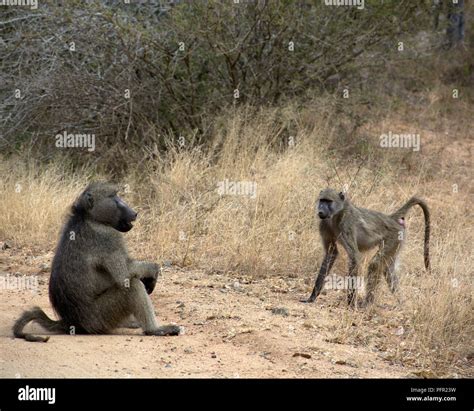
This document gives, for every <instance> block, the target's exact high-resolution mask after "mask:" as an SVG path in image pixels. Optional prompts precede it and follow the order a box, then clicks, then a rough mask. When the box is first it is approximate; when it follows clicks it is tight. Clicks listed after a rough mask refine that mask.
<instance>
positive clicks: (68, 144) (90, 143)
mask: <svg viewBox="0 0 474 411" xmlns="http://www.w3.org/2000/svg"><path fill="white" fill-rule="evenodd" d="M56 147H59V148H87V151H94V150H95V134H68V133H67V132H66V131H64V132H63V133H62V134H56Z"/></svg>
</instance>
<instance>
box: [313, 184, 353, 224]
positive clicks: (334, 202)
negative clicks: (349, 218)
mask: <svg viewBox="0 0 474 411" xmlns="http://www.w3.org/2000/svg"><path fill="white" fill-rule="evenodd" d="M344 201H346V197H345V195H344V193H343V192H340V193H338V192H337V191H335V190H333V189H331V188H327V189H325V190H323V191H321V192H320V193H319V199H318V217H319V218H320V219H321V220H324V219H326V218H332V217H333V216H335V215H336V214H338V213H339V212H341V211H342V209H343V208H344Z"/></svg>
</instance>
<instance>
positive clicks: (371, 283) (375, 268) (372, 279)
mask: <svg viewBox="0 0 474 411" xmlns="http://www.w3.org/2000/svg"><path fill="white" fill-rule="evenodd" d="M381 255H382V254H381V252H380V250H379V251H377V253H376V254H375V255H374V256H373V257H372V260H370V264H369V268H368V270H367V293H366V296H365V302H364V305H368V304H372V303H373V301H374V298H375V289H376V288H377V284H378V283H379V280H380V275H381V271H382V264H383V261H382V257H381Z"/></svg>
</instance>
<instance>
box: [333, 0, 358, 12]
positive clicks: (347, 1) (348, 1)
mask: <svg viewBox="0 0 474 411" xmlns="http://www.w3.org/2000/svg"><path fill="white" fill-rule="evenodd" d="M324 4H325V5H326V6H348V7H357V8H358V9H359V10H362V9H363V8H364V0H324Z"/></svg>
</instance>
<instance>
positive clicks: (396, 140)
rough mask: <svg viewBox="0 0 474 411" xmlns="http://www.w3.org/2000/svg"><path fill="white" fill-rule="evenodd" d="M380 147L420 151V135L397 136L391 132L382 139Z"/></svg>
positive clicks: (381, 137) (383, 135)
mask: <svg viewBox="0 0 474 411" xmlns="http://www.w3.org/2000/svg"><path fill="white" fill-rule="evenodd" d="M379 139H380V147H383V148H411V149H413V151H420V135H419V134H413V133H412V134H395V133H392V132H391V131H389V132H388V133H384V134H382V135H381V136H380V137H379Z"/></svg>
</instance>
